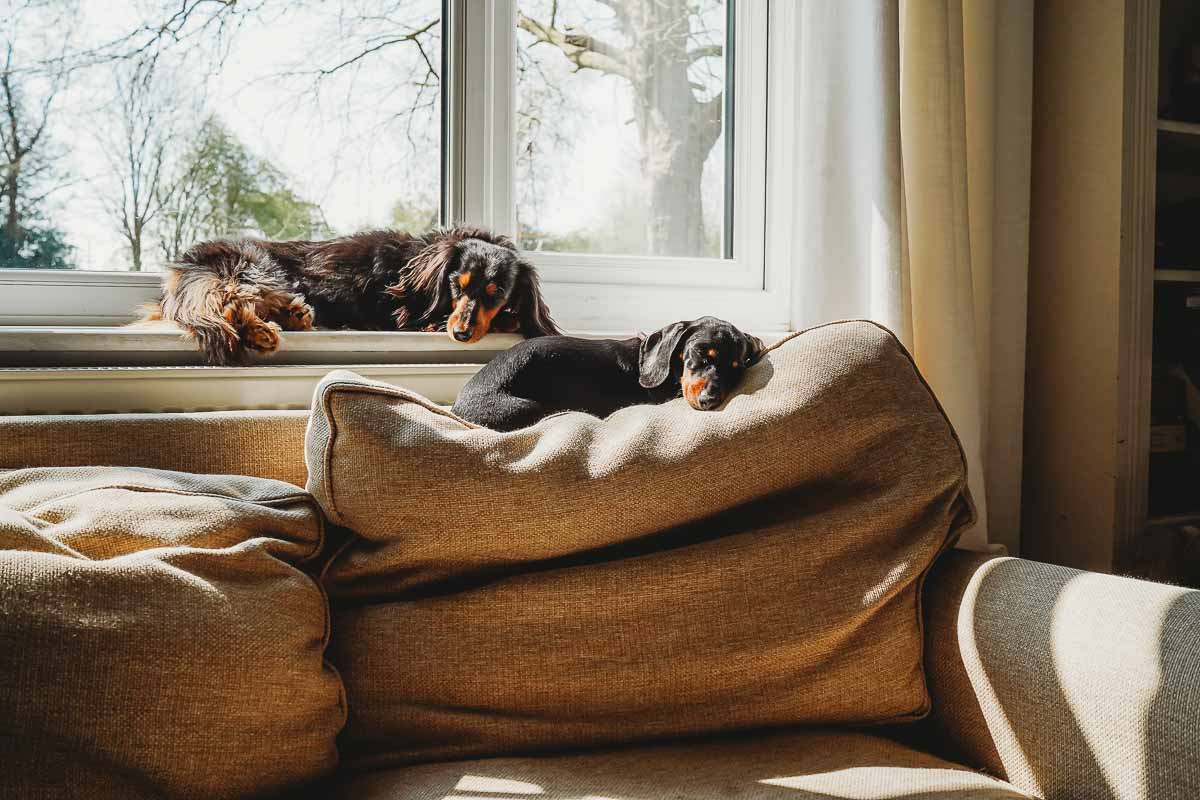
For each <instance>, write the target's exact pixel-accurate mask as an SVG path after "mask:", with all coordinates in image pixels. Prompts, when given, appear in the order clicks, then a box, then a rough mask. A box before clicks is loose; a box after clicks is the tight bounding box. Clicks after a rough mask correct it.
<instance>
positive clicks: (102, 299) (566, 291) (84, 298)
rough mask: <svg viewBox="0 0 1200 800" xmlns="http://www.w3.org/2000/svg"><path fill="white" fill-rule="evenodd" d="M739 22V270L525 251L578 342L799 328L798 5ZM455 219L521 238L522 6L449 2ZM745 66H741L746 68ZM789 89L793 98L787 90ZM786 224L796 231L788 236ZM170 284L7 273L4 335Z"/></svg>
mask: <svg viewBox="0 0 1200 800" xmlns="http://www.w3.org/2000/svg"><path fill="white" fill-rule="evenodd" d="M728 2H730V3H733V4H734V6H733V14H734V19H735V22H734V52H735V54H737V55H735V59H734V69H733V70H732V71H733V73H734V92H733V93H734V97H735V109H734V124H733V129H734V159H733V163H734V166H733V175H734V186H733V208H732V213H733V216H734V221H735V222H734V226H733V252H732V255H733V258H732V259H696V258H667V257H656V256H616V255H595V254H573V253H544V252H526V253H525V255H526V256H527V257H528V258H529V260H530V261H531V262H533V263H534V264H536V265H537V266H538V268H539V271H540V273H541V278H542V285H543V290H544V292H545V294H546V297H547V300H548V302H549V304H550V307H551V309H552V310H553V312H554V316H555V319H556V320H557V321H558V322H559V323H560V325H561V326H562V327H564V328H566V329H568V330H577V331H580V330H587V331H607V332H624V333H628V332H630V331H632V330H636V329H651V328H656V327H659V326H661V325H663V324H665V323H666V322H670V321H673V320H675V319H687V318H694V317H696V316H701V315H703V314H714V315H717V316H721V317H724V318H727V319H729V320H731V321H733V322H734V323H735V324H739V325H742V326H743V327H747V328H749V329H752V330H755V331H761V332H772V331H785V330H788V329H789V327H790V322H791V319H790V317H791V308H790V299H789V298H790V287H791V284H792V281H791V274H790V268H789V266H788V264H789V262H790V258H789V255H790V249H791V246H792V243H791V241H790V235H789V234H787V231H788V225H787V224H786V222H785V218H784V217H783V216H782V213H783V209H787V208H790V198H791V192H790V187H788V186H787V185H786V181H785V180H784V179H783V178H782V177H780V176H783V175H784V174H786V170H785V169H783V168H782V167H783V166H784V165H782V164H780V163H777V162H776V161H775V160H772V162H771V167H770V170H768V166H767V165H768V158H771V159H775V158H776V157H777V156H779V155H785V158H789V157H790V156H788V155H786V154H788V153H790V149H791V148H789V147H786V146H784V147H778V146H773V143H775V142H778V143H779V144H785V143H786V142H787V141H788V138H787V137H788V131H787V130H785V129H781V128H782V126H781V124H780V122H781V120H786V119H790V110H791V109H790V103H791V96H790V94H789V93H788V91H787V89H788V85H789V84H790V83H791V81H792V77H791V74H790V71H788V69H787V67H788V66H789V62H788V61H787V60H785V56H786V53H787V48H786V47H780V46H778V43H776V42H775V41H774V40H775V39H776V38H777V36H780V35H782V33H781V32H782V31H786V30H789V29H790V27H791V25H792V24H793V23H792V19H793V14H794V11H793V9H792V8H791V6H792V4H791V3H780V2H771V0H728ZM443 25H445V26H446V28H445V30H446V35H445V39H444V41H445V43H446V47H445V51H444V54H443V64H445V65H447V66H448V67H449V69H448V70H444V71H443V74H444V75H445V74H446V73H447V72H448V75H449V79H448V80H445V79H444V83H443V99H442V102H443V104H444V107H443V114H442V120H443V133H442V141H443V147H442V159H443V171H442V174H443V176H444V177H443V185H442V199H443V208H444V209H446V210H447V211H448V213H449V215H450V217H451V218H452V219H453V220H455V221H460V222H464V223H470V224H479V225H482V226H485V227H489V228H492V229H495V230H498V231H501V232H507V233H512V232H514V230H515V224H516V209H515V204H514V186H513V181H514V166H515V139H516V137H515V128H514V124H513V121H514V116H515V113H514V112H515V110H514V106H513V101H514V100H515V97H516V86H515V82H516V72H515V54H516V0H443ZM738 55H740V57H738ZM781 89H782V91H781ZM780 223H783V224H780ZM160 280H161V274H160V273H157V272H116V271H108V272H105V271H93V270H70V271H66V270H23V269H6V270H0V325H58V326H84V325H91V326H101V325H120V324H123V323H125V322H128V321H130V320H131V318H132V312H133V310H134V309H135V308H136V307H137V306H138V305H140V304H141V303H145V302H149V301H151V300H153V299H155V298H156V297H157V296H158V293H159V284H160Z"/></svg>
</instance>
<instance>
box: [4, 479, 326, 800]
mask: <svg viewBox="0 0 1200 800" xmlns="http://www.w3.org/2000/svg"><path fill="white" fill-rule="evenodd" d="M322 524H323V523H322V518H321V515H320V512H319V509H318V508H317V507H316V504H315V503H314V502H313V501H312V498H311V497H310V496H309V495H308V494H306V493H305V492H304V491H303V490H302V489H299V488H297V487H295V486H291V485H289V484H284V483H279V482H276V481H270V480H263V479H256V478H241V477H234V476H211V475H210V476H200V475H189V474H185V473H175V472H165V471H155V470H145V469H136V468H128V469H123V468H115V467H79V468H75V467H72V468H40V469H25V470H14V471H10V472H0V686H2V687H3V689H2V690H0V764H2V765H3V767H2V768H0V797H22V798H25V797H30V798H40V797H47V798H49V797H54V798H71V797H79V798H101V799H103V798H122V800H127V799H128V798H143V797H147V798H148V797H155V798H160V797H168V798H226V797H229V798H232V797H244V796H246V795H249V794H251V793H253V794H255V795H257V794H258V793H261V792H269V791H271V790H274V789H281V788H284V787H289V786H293V785H297V784H299V783H301V782H304V781H308V780H311V779H313V778H315V777H317V776H320V775H322V774H324V773H327V772H328V771H329V770H331V769H332V768H333V766H334V765H335V763H336V758H337V754H336V738H337V733H338V730H339V728H340V727H341V726H342V724H343V722H344V716H345V712H344V700H343V697H342V690H341V684H340V681H339V679H338V677H337V675H336V673H335V672H334V671H333V670H332V669H331V668H330V667H328V666H327V665H325V663H324V662H323V651H324V648H325V644H326V638H327V633H328V630H327V628H328V624H327V621H328V612H327V604H326V601H325V598H324V595H323V593H322V591H321V589H320V588H319V587H318V586H317V584H316V583H315V582H314V581H313V580H312V579H311V578H310V577H309V576H308V575H306V574H305V573H304V572H303V571H301V569H300V567H299V566H298V565H302V564H303V563H304V562H305V561H306V560H307V559H309V558H311V557H312V556H313V555H314V554H315V553H316V552H317V551H318V549H319V547H320V544H321V540H322Z"/></svg>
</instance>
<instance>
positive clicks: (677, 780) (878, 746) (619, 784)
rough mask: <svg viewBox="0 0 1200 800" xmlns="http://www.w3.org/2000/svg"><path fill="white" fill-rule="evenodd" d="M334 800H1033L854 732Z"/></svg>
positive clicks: (351, 780)
mask: <svg viewBox="0 0 1200 800" xmlns="http://www.w3.org/2000/svg"><path fill="white" fill-rule="evenodd" d="M328 796H329V797H330V798H331V800H445V798H462V800H466V798H475V799H476V800H477V799H478V798H483V797H487V798H490V799H491V800H521V798H537V800H579V798H603V799H604V800H662V799H663V798H671V800H789V799H790V800H801V798H803V800H823V799H824V798H828V800H835V799H836V800H846V798H854V800H888V799H891V798H895V800H901V798H903V800H912V798H924V800H938V798H943V799H944V800H1028V799H1029V798H1031V797H1032V795H1027V794H1024V793H1022V792H1019V791H1017V790H1016V789H1014V788H1013V787H1012V786H1010V785H1008V784H1007V783H1004V782H1003V781H1000V780H997V779H996V778H992V777H989V776H987V775H983V774H980V773H978V772H974V771H972V770H969V769H967V768H965V767H961V766H959V765H957V764H953V763H951V762H949V761H943V760H941V759H939V758H935V757H934V756H930V755H926V754H924V753H921V752H918V751H916V750H912V749H910V748H908V747H905V746H903V745H900V744H897V743H895V742H893V741H891V740H889V739H885V738H882V737H879V736H871V735H867V734H863V733H853V732H849V731H821V730H813V731H804V732H797V733H787V734H779V735H774V736H762V737H755V738H739V739H735V738H728V737H727V738H725V739H723V740H717V741H700V742H690V743H686V744H669V745H655V746H642V747H638V748H629V749H624V750H612V751H600V752H594V753H584V754H573V755H564V756H544V757H540V758H538V757H525V758H495V759H484V760H479V761H451V762H446V763H439V764H427V765H421V766H415V767H398V768H392V769H386V770H381V771H378V772H371V773H366V774H363V775H348V776H344V777H343V776H338V778H337V779H335V782H334V786H332V787H331V788H330V790H329V794H328Z"/></svg>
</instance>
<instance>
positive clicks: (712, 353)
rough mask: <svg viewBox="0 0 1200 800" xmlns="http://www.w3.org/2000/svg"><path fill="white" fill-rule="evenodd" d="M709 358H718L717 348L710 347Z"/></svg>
mask: <svg viewBox="0 0 1200 800" xmlns="http://www.w3.org/2000/svg"><path fill="white" fill-rule="evenodd" d="M708 357H709V358H716V357H717V349H716V348H715V347H710V348H708Z"/></svg>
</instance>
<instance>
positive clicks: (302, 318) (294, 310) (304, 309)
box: [283, 297, 313, 331]
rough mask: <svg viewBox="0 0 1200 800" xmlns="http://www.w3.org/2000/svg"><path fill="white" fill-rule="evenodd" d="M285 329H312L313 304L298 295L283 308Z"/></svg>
mask: <svg viewBox="0 0 1200 800" xmlns="http://www.w3.org/2000/svg"><path fill="white" fill-rule="evenodd" d="M283 329H284V330H288V331H311V330H312V329H313V310H312V306H310V305H309V304H308V303H306V302H304V301H303V300H302V299H300V298H299V297H297V298H296V299H295V300H293V301H292V302H291V304H290V305H289V306H288V307H287V308H285V309H284V310H283Z"/></svg>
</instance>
